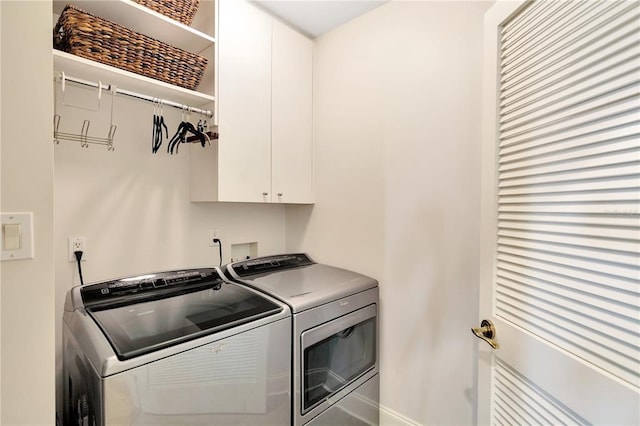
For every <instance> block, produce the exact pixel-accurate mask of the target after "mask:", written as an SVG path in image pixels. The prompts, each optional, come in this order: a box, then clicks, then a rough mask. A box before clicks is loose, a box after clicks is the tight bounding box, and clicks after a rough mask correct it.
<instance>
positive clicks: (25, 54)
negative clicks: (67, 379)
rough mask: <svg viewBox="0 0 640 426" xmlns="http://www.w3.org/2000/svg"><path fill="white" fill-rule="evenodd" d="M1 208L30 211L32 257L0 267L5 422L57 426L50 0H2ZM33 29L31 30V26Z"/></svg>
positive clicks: (0, 419) (0, 320) (1, 358)
mask: <svg viewBox="0 0 640 426" xmlns="http://www.w3.org/2000/svg"><path fill="white" fill-rule="evenodd" d="M0 9H1V10H2V16H1V24H0V28H1V30H0V40H1V43H2V47H1V51H2V71H1V73H0V74H1V85H0V87H1V89H0V90H1V92H2V98H1V103H2V107H1V112H2V116H1V121H2V129H1V131H2V134H1V137H0V138H1V139H2V163H1V169H2V179H1V180H2V182H1V183H2V185H1V187H2V200H1V205H2V211H3V212H33V222H34V254H35V258H34V259H30V260H17V261H10V262H3V264H2V286H1V287H0V300H1V305H0V312H1V314H0V324H1V332H0V333H1V337H2V340H1V348H2V351H1V354H0V360H1V367H0V375H1V377H2V385H1V392H2V394H1V401H0V402H1V405H2V417H1V418H0V423H1V424H3V425H51V424H53V423H54V422H55V410H54V408H55V407H54V401H55V394H54V392H55V386H54V358H55V353H54V347H55V342H54V327H55V326H54V323H55V321H56V318H54V304H53V300H54V294H55V292H54V278H53V277H54V265H53V146H52V143H51V133H52V128H51V110H52V97H51V70H52V64H51V53H50V52H51V26H50V22H51V3H50V2H45V1H4V0H3V1H1V2H0ZM27 24H28V25H27Z"/></svg>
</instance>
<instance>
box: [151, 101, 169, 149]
mask: <svg viewBox="0 0 640 426" xmlns="http://www.w3.org/2000/svg"><path fill="white" fill-rule="evenodd" d="M163 127H164V132H165V134H166V138H167V139H169V129H168V128H167V125H166V124H165V123H164V115H162V101H158V104H155V102H154V113H153V132H152V133H153V136H152V142H151V152H153V153H154V154H155V153H157V152H158V150H159V149H160V146H161V145H162V128H163Z"/></svg>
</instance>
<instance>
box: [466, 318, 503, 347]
mask: <svg viewBox="0 0 640 426" xmlns="http://www.w3.org/2000/svg"><path fill="white" fill-rule="evenodd" d="M471 332H472V333H473V334H475V336H476V337H477V338H479V339H482V340H484V341H485V342H487V343H488V344H489V346H491V347H492V348H493V349H499V348H500V345H499V344H498V342H496V341H495V340H493V339H494V338H495V337H496V327H495V326H494V325H493V323H492V322H491V321H490V320H487V319H484V320H482V322H481V323H480V327H478V328H472V329H471Z"/></svg>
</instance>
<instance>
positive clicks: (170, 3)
mask: <svg viewBox="0 0 640 426" xmlns="http://www.w3.org/2000/svg"><path fill="white" fill-rule="evenodd" d="M134 1H135V2H136V3H138V4H140V5H142V6H145V7H148V8H149V9H151V10H155V11H156V12H158V13H161V14H163V15H164V16H168V17H169V18H171V19H175V20H176V21H178V22H182V23H183V24H185V25H191V21H193V17H194V15H195V14H196V12H197V11H198V6H199V5H200V0H134Z"/></svg>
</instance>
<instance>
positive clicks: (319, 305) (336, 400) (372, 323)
mask: <svg viewBox="0 0 640 426" xmlns="http://www.w3.org/2000/svg"><path fill="white" fill-rule="evenodd" d="M224 270H225V273H226V274H227V276H228V277H230V278H231V279H233V280H234V281H236V282H238V283H243V284H245V285H247V286H249V287H251V288H254V289H257V290H260V291H261V292H263V293H264V294H267V295H269V296H272V297H274V298H276V299H279V300H280V301H282V302H284V303H286V304H287V305H288V306H289V307H290V308H291V311H292V315H293V333H292V338H293V341H292V345H291V346H292V350H293V353H292V359H293V372H292V379H293V384H292V388H293V401H292V406H293V424H294V425H295V426H302V425H313V426H320V425H326V426H340V425H377V424H378V423H379V387H380V385H379V375H378V282H377V281H376V280H374V279H373V278H370V277H367V276H365V275H362V274H359V273H356V272H353V271H349V270H345V269H342V268H337V267H333V266H329V265H323V264H319V263H316V262H314V261H313V260H312V259H311V257H309V255H307V254H304V253H295V254H282V255H276V256H266V257H260V258H256V259H249V260H244V261H241V262H235V263H231V264H228V265H226V266H225V268H224Z"/></svg>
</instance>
